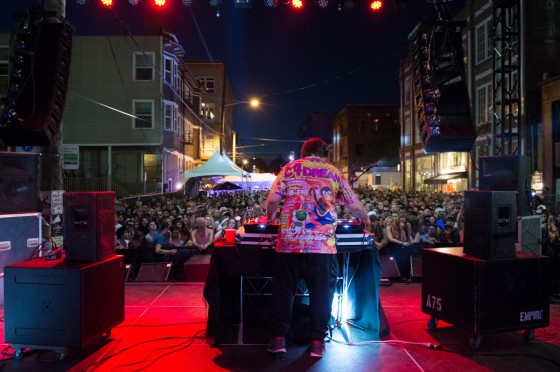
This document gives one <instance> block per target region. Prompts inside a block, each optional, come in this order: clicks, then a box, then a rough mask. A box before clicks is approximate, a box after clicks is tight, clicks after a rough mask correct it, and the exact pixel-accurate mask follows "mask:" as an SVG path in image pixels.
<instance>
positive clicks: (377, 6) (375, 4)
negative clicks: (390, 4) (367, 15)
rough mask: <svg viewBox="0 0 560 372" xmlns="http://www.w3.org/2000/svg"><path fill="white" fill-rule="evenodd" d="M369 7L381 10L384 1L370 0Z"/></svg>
mask: <svg viewBox="0 0 560 372" xmlns="http://www.w3.org/2000/svg"><path fill="white" fill-rule="evenodd" d="M369 7H370V8H371V10H380V9H381V8H382V7H383V1H380V0H375V1H372V2H370V4H369Z"/></svg>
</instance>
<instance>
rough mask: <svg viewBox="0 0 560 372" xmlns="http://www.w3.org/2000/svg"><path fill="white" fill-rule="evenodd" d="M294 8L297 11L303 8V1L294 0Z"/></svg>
mask: <svg viewBox="0 0 560 372" xmlns="http://www.w3.org/2000/svg"><path fill="white" fill-rule="evenodd" d="M292 6H293V7H294V8H296V9H300V8H302V7H303V0H292Z"/></svg>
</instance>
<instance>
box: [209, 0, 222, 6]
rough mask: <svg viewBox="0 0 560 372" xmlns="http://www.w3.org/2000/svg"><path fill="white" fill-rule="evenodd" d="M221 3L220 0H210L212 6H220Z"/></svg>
mask: <svg viewBox="0 0 560 372" xmlns="http://www.w3.org/2000/svg"><path fill="white" fill-rule="evenodd" d="M218 5H220V0H210V6H218Z"/></svg>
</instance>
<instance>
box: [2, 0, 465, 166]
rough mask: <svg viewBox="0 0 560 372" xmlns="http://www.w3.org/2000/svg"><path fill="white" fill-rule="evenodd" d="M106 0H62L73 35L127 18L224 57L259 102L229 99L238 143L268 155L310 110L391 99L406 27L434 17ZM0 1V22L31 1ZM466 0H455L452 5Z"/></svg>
mask: <svg viewBox="0 0 560 372" xmlns="http://www.w3.org/2000/svg"><path fill="white" fill-rule="evenodd" d="M113 1H114V3H115V4H114V6H113V9H114V12H115V14H116V15H117V16H118V18H119V19H120V20H121V21H120V22H117V21H116V20H115V18H114V17H113V15H112V14H111V12H110V11H109V10H108V9H107V8H105V7H103V6H101V5H100V3H99V0H89V1H88V2H87V3H86V4H85V5H78V4H77V2H76V0H67V13H66V16H67V18H68V19H69V21H70V22H71V23H72V24H73V25H74V26H75V28H76V35H87V34H95V35H103V34H105V35H126V31H125V25H126V27H128V29H129V30H130V32H131V33H132V35H142V34H147V33H149V32H150V30H155V29H159V28H160V27H163V28H164V29H165V30H167V31H169V32H171V33H174V34H175V35H176V36H177V37H178V38H179V42H180V44H181V45H182V46H183V48H184V49H185V52H186V55H185V59H186V60H209V59H214V60H220V61H224V62H225V63H226V67H227V71H228V76H229V78H230V81H231V85H232V89H233V93H234V97H235V99H236V100H237V101H245V100H248V99H250V98H252V97H255V96H256V97H260V99H261V101H262V103H263V104H262V106H261V108H260V109H258V110H252V109H250V108H249V107H248V106H246V105H242V104H240V105H236V106H235V107H234V108H233V110H234V111H233V113H234V129H235V130H236V131H237V132H238V145H240V146H253V145H260V144H264V146H262V147H246V148H245V151H246V152H247V153H248V155H251V156H260V157H262V158H264V160H265V161H266V162H269V161H270V160H271V159H273V158H276V157H278V155H282V156H284V157H287V155H288V154H289V152H290V151H291V150H297V148H298V146H299V144H298V143H297V142H290V141H293V140H296V131H297V128H298V126H299V125H300V124H301V122H302V121H303V120H304V119H305V118H306V117H307V115H308V114H309V113H312V112H330V113H334V112H336V111H337V110H339V109H340V108H342V107H343V106H344V105H345V104H349V103H354V104H398V103H399V87H398V66H399V61H400V60H401V59H402V58H403V57H405V56H406V55H407V53H408V45H409V44H408V40H407V36H408V34H409V33H410V31H411V30H412V29H413V28H414V26H415V25H416V24H417V23H418V22H419V21H420V20H421V19H435V18H436V12H435V10H434V6H433V5H432V4H428V3H426V2H425V1H424V0H410V1H409V4H408V7H407V8H406V9H404V10H401V11H396V10H395V9H394V7H393V6H392V5H391V1H390V0H384V5H383V9H382V10H381V11H380V12H376V13H373V12H371V11H369V10H368V9H367V8H366V3H365V2H363V1H360V0H356V6H355V7H354V9H351V10H342V11H339V10H337V6H336V4H335V3H334V2H331V3H330V4H329V7H328V8H326V9H319V8H318V7H317V6H316V5H315V4H312V3H311V2H308V3H307V4H306V5H304V8H303V9H300V10H294V9H292V8H291V7H289V6H287V5H279V6H278V7H276V8H274V9H268V8H265V6H264V5H263V0H254V2H253V7H252V8H251V9H235V8H234V7H233V0H230V1H229V2H227V3H225V4H223V5H222V8H221V11H220V17H216V12H217V8H213V7H211V6H210V5H209V2H208V0H194V4H193V6H192V7H191V8H186V7H185V6H184V5H183V4H182V2H181V0H167V3H168V4H167V6H166V7H165V8H163V9H155V8H154V6H153V5H152V1H151V0H142V1H140V4H139V5H136V6H132V5H130V4H129V1H128V0H113ZM304 1H305V0H304ZM0 2H2V11H1V12H0V30H2V31H7V30H10V29H12V28H13V26H14V24H13V22H11V21H10V17H9V14H10V13H11V12H12V11H21V10H24V9H25V8H26V7H27V6H30V5H34V4H37V3H38V1H36V0H35V1H33V0H8V1H7V3H8V6H7V7H6V6H4V3H6V0H0ZM281 4H283V3H282V2H281ZM463 4H464V0H457V1H455V2H452V3H451V6H452V10H453V12H456V10H458V9H460V8H461V6H462V5H463ZM263 138H265V139H271V140H263Z"/></svg>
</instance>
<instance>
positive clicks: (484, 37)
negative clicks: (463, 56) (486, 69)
mask: <svg viewBox="0 0 560 372" xmlns="http://www.w3.org/2000/svg"><path fill="white" fill-rule="evenodd" d="M475 38H476V43H475V62H476V64H479V63H481V62H484V61H486V60H487V59H488V58H490V57H491V56H492V48H493V46H494V42H493V40H492V18H487V19H485V20H484V21H482V23H480V24H479V25H478V26H477V27H476V30H475Z"/></svg>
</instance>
